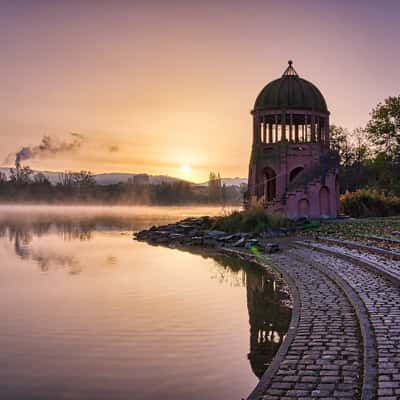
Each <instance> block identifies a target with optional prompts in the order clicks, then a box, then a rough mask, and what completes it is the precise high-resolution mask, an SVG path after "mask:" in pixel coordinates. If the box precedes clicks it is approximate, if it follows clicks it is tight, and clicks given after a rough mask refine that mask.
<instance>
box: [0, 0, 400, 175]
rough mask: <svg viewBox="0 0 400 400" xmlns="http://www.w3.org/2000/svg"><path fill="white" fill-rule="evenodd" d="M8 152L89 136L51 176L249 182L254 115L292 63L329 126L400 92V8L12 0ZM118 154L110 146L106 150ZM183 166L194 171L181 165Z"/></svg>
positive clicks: (5, 23) (0, 62) (0, 153)
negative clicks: (72, 172) (139, 175)
mask: <svg viewBox="0 0 400 400" xmlns="http://www.w3.org/2000/svg"><path fill="white" fill-rule="evenodd" d="M1 7H2V8H1V15H0V49H1V57H0V74H1V77H2V79H1V81H2V89H1V91H0V121H1V139H2V146H1V147H0V158H1V159H5V158H6V157H7V156H8V154H9V153H13V152H15V151H17V150H18V149H19V148H20V147H22V146H24V145H35V144H37V143H39V142H40V140H41V138H42V136H43V135H51V136H54V137H56V138H58V139H59V140H68V135H69V132H79V133H80V134H82V135H84V136H85V138H86V139H85V143H84V144H83V145H82V147H81V149H80V150H79V151H78V152H75V153H66V154H57V157H56V158H52V157H50V156H47V157H46V158H41V159H37V160H30V161H29V162H28V163H29V164H30V165H31V166H32V167H34V168H46V169H53V170H64V169H90V170H92V171H94V172H104V171H129V172H142V171H145V172H150V173H163V174H170V175H175V176H182V177H186V178H188V179H193V180H204V179H205V178H206V177H207V175H208V172H209V171H210V170H216V171H220V172H221V173H222V175H224V176H235V175H240V176H246V174H247V167H248V159H249V152H250V145H251V117H250V114H249V111H250V110H251V108H252V106H253V103H254V100H255V98H256V96H257V94H258V93H259V91H260V90H261V89H262V87H263V86H264V85H265V84H266V83H267V82H268V81H270V80H272V79H275V78H277V77H279V76H280V75H281V74H282V72H283V70H284V69H285V67H286V65H287V60H288V59H293V61H294V67H295V68H296V70H297V72H298V73H299V75H300V76H301V77H304V78H305V79H308V80H310V81H312V82H313V83H314V84H316V85H317V86H318V87H319V89H320V90H321V91H322V93H323V94H324V96H325V98H326V100H327V103H328V107H329V109H330V111H331V122H332V123H335V124H339V125H343V126H345V127H348V128H349V129H352V128H355V127H358V126H364V125H365V123H366V122H367V120H368V116H369V112H370V111H371V109H372V108H373V107H374V106H375V105H376V104H377V103H378V102H379V101H382V100H384V99H385V98H386V97H388V96H390V95H399V91H400V76H399V65H400V51H399V45H398V37H399V34H398V21H399V17H400V2H399V1H390V0H382V1H365V0H364V1H361V0H360V1H328V0H326V1H323V0H320V1H300V0H299V1H284V0H282V1H279V2H278V1H276V2H273V1H266V0H264V1H242V2H239V1H201V2H200V1H199V2H190V1H166V0H165V1H143V2H139V1H100V0H94V1H64V2H61V1H59V2H54V1H18V0H14V1H2V2H1ZM111 148H112V149H113V151H110V149H111ZM183 166H185V167H184V168H183Z"/></svg>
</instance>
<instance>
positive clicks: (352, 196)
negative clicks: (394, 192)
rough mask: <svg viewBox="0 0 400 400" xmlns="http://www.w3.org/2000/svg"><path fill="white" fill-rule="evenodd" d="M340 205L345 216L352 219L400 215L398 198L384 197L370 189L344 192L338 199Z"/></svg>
mask: <svg viewBox="0 0 400 400" xmlns="http://www.w3.org/2000/svg"><path fill="white" fill-rule="evenodd" d="M340 205H341V208H342V210H343V212H344V213H345V214H348V215H350V216H352V217H386V216H391V215H400V198H399V197H396V196H390V195H385V194H384V193H382V192H378V191H376V190H372V189H359V190H357V191H355V192H353V193H350V192H346V193H345V194H344V195H342V196H341V197H340Z"/></svg>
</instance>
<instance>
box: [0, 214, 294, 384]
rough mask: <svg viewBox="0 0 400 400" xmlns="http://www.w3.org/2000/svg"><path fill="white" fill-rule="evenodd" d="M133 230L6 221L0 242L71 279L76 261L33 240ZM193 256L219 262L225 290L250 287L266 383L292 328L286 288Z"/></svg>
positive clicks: (214, 275) (121, 224)
mask: <svg viewBox="0 0 400 400" xmlns="http://www.w3.org/2000/svg"><path fill="white" fill-rule="evenodd" d="M51 218H53V217H51ZM132 227H136V228H137V229H140V228H142V227H143V226H135V221H132V220H129V219H126V218H115V217H106V218H98V217H96V218H87V219H84V220H82V219H79V218H76V219H72V218H71V217H70V216H67V217H65V218H62V217H58V218H56V219H55V220H46V219H44V220H43V218H42V219H41V220H36V221H24V220H21V219H18V220H5V219H4V218H3V219H2V220H1V221H0V238H4V237H5V238H7V239H8V240H9V241H10V242H11V243H12V244H13V249H14V252H15V254H16V255H17V256H18V257H19V258H21V259H23V260H33V261H35V262H36V263H37V264H38V266H39V268H40V269H41V270H42V271H47V270H49V269H50V268H54V267H62V268H66V269H67V270H68V272H69V273H71V274H76V273H79V272H80V271H81V270H82V266H81V264H80V262H79V260H78V258H77V257H75V256H74V255H67V254H57V253H54V252H53V253H49V254H46V253H44V252H43V250H42V251H38V250H34V249H33V248H32V247H31V246H30V244H31V242H32V240H33V239H34V238H35V237H42V236H45V235H49V234H51V233H56V234H57V235H59V236H61V238H62V240H65V241H72V240H79V241H89V240H91V238H92V233H93V232H94V231H99V230H103V231H107V230H114V231H115V230H118V231H123V230H131V229H132ZM184 251H189V250H188V249H184ZM189 252H190V253H194V254H197V255H201V256H202V257H204V258H209V257H211V258H213V259H214V260H215V263H214V265H213V267H212V269H211V271H210V277H211V279H215V280H217V281H218V282H219V283H220V284H228V285H231V286H242V287H246V291H247V309H248V313H249V324H250V350H249V353H248V359H249V362H250V365H251V368H252V371H253V372H254V374H255V375H256V376H257V377H258V378H261V376H262V375H263V373H264V372H265V370H266V369H267V367H268V365H269V364H270V362H271V361H272V358H273V357H274V355H275V353H276V351H277V350H278V348H279V346H280V344H281V343H282V341H283V339H284V337H285V334H286V332H287V329H288V326H289V323H290V318H291V304H290V299H289V291H288V288H287V286H286V284H285V282H284V281H283V280H282V279H281V277H280V276H279V274H277V273H276V272H274V270H273V269H272V268H271V269H270V270H268V271H266V270H265V269H262V268H260V267H258V266H257V265H256V264H252V263H249V262H245V261H243V260H240V259H238V258H232V257H227V256H222V255H219V254H216V253H215V254H214V253H210V252H209V251H207V252H205V251H203V250H201V249H195V248H193V249H190V251H189ZM115 263H116V258H115V257H114V256H108V257H107V264H110V265H112V264H115Z"/></svg>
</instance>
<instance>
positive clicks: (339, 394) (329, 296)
mask: <svg viewBox="0 0 400 400" xmlns="http://www.w3.org/2000/svg"><path fill="white" fill-rule="evenodd" d="M274 261H275V262H276V263H277V264H279V268H280V269H281V270H282V271H283V272H285V273H286V274H288V275H289V276H290V278H292V279H293V281H294V282H295V284H296V286H297V289H298V294H299V299H300V313H299V321H298V325H297V329H296V334H295V335H294V338H293V341H292V342H291V343H290V345H289V347H288V349H287V352H286V354H285V355H284V357H283V359H282V360H281V362H280V363H279V367H278V369H277V370H276V372H275V373H274V375H273V376H272V377H271V378H270V379H269V380H268V381H269V382H267V384H266V385H265V387H263V390H262V393H261V396H260V393H258V394H257V398H262V399H264V400H278V399H310V398H320V399H326V400H328V399H357V398H360V393H361V389H362V388H361V386H362V385H361V379H362V371H361V364H362V362H361V360H362V354H363V348H362V340H361V334H360V328H359V325H358V319H357V316H356V314H355V311H354V309H353V307H352V305H351V303H350V301H349V300H348V298H347V297H346V295H345V293H344V292H343V291H342V290H341V289H340V288H339V287H338V286H337V285H336V284H335V283H334V282H333V281H332V280H331V279H329V278H328V277H327V276H326V275H325V274H323V273H321V272H320V271H319V270H318V269H317V268H314V267H312V266H311V265H308V264H307V263H304V262H302V261H298V260H295V259H294V258H292V257H291V256H290V253H283V254H280V255H277V256H275V257H274ZM253 398H256V397H253Z"/></svg>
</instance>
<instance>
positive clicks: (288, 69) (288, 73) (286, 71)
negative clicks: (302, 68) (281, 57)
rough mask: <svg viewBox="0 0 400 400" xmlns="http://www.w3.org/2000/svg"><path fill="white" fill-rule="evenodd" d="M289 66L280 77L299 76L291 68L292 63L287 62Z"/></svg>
mask: <svg viewBox="0 0 400 400" xmlns="http://www.w3.org/2000/svg"><path fill="white" fill-rule="evenodd" d="M288 64H289V66H288V67H287V68H286V69H285V72H284V73H283V75H282V76H299V75H298V74H297V72H296V70H295V69H294V68H293V66H292V65H293V61H292V60H289V61H288Z"/></svg>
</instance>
